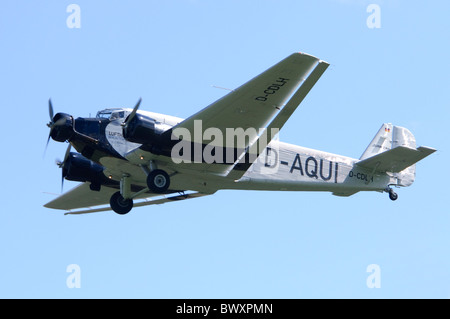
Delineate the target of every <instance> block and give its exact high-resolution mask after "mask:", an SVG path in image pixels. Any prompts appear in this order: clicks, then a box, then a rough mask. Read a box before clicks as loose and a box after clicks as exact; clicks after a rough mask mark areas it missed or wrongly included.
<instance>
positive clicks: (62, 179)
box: [56, 143, 72, 193]
mask: <svg viewBox="0 0 450 319" xmlns="http://www.w3.org/2000/svg"><path fill="white" fill-rule="evenodd" d="M71 148H72V144H70V143H69V146H68V147H67V150H66V154H64V160H63V161H62V162H61V161H56V165H58V166H59V167H60V168H61V193H62V192H63V190H64V177H65V176H64V165H65V164H66V162H67V159H68V158H69V156H70V150H71Z"/></svg>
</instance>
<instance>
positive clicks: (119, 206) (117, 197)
mask: <svg viewBox="0 0 450 319" xmlns="http://www.w3.org/2000/svg"><path fill="white" fill-rule="evenodd" d="M109 203H110V204H111V208H112V210H113V211H114V212H116V213H117V214H119V215H125V214H127V213H129V212H130V210H131V209H132V208H133V200H132V199H124V198H123V197H122V195H121V194H120V192H117V193H114V194H113V195H112V196H111V200H110V201H109Z"/></svg>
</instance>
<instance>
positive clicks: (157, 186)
mask: <svg viewBox="0 0 450 319" xmlns="http://www.w3.org/2000/svg"><path fill="white" fill-rule="evenodd" d="M169 185H170V177H169V175H168V174H167V173H166V172H164V171H163V170H160V169H155V170H154V171H151V172H150V174H148V176H147V187H148V188H149V189H150V190H151V191H152V192H153V193H157V194H162V193H164V192H165V191H166V190H167V189H168V188H169Z"/></svg>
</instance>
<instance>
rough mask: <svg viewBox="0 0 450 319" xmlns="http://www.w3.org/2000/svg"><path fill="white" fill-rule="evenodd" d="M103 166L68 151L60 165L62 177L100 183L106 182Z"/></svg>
mask: <svg viewBox="0 0 450 319" xmlns="http://www.w3.org/2000/svg"><path fill="white" fill-rule="evenodd" d="M103 170H104V167H103V166H102V165H100V164H97V163H95V162H93V161H91V160H89V159H87V158H86V157H84V156H83V155H81V154H79V153H70V154H69V156H68V157H67V159H66V160H65V162H64V164H63V166H62V174H63V178H65V179H67V180H69V181H76V182H91V183H93V184H95V185H102V184H105V182H106V183H107V182H108V179H107V178H106V176H105V175H104V174H103Z"/></svg>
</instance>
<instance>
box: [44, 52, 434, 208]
mask: <svg viewBox="0 0 450 319" xmlns="http://www.w3.org/2000/svg"><path fill="white" fill-rule="evenodd" d="M328 66H329V64H328V63H327V62H325V61H323V60H320V59H319V58H317V57H314V56H312V55H309V54H306V53H298V52H297V53H294V54H291V55H290V56H288V57H287V58H285V59H284V60H282V61H281V62H279V63H277V64H275V65H274V66H272V67H271V68H269V69H268V70H266V71H265V72H263V73H261V74H260V75H258V76H256V77H255V78H253V79H252V80H250V81H248V82H247V83H245V84H243V85H242V86H240V87H238V88H237V89H235V90H231V92H229V93H228V94H226V95H225V96H224V97H222V98H221V99H219V100H217V101H216V102H214V103H212V104H210V105H209V106H207V107H206V108H204V109H203V110H201V111H199V112H197V113H195V114H194V115H192V116H190V117H189V118H187V119H182V118H178V117H174V116H169V115H164V114H159V113H154V112H148V111H142V110H139V107H140V104H141V101H142V99H139V101H138V102H137V104H136V105H135V107H134V108H133V109H131V108H113V109H105V110H101V111H99V112H98V113H97V115H96V117H94V118H91V117H89V118H82V117H79V118H74V117H73V116H72V115H69V114H66V113H57V114H54V110H53V105H52V101H51V99H50V100H49V115H50V122H49V123H48V124H47V126H48V127H49V128H50V134H49V136H48V139H47V146H48V143H49V140H50V138H51V139H53V140H55V141H57V142H68V143H69V147H68V148H67V151H66V153H65V156H64V159H63V160H62V161H58V162H57V165H58V166H59V167H60V168H61V169H62V182H61V186H62V184H63V182H64V180H65V179H66V180H70V181H77V182H81V184H80V185H78V186H76V187H75V188H74V189H72V190H70V191H68V192H66V193H64V194H62V195H60V196H59V197H57V198H56V199H54V200H52V201H50V202H49V203H47V204H45V205H44V206H45V207H47V208H52V209H58V210H64V211H65V212H66V214H71V215H76V214H87V213H95V212H103V211H111V210H112V211H114V212H116V213H117V214H119V215H125V214H127V213H128V212H130V211H131V209H132V208H133V207H142V206H147V205H155V204H163V203H167V202H171V201H178V200H186V199H192V198H198V197H202V196H208V195H212V194H214V193H215V192H217V191H219V190H223V189H234V190H263V191H321V192H331V193H332V194H333V195H336V196H342V197H348V196H351V195H353V194H356V193H358V192H361V191H376V192H380V193H383V192H386V193H388V194H389V198H390V199H391V200H393V201H394V200H397V198H398V195H397V194H396V193H395V192H394V190H393V187H407V186H410V185H411V184H412V183H413V182H414V179H415V174H416V165H415V164H416V163H417V162H418V161H420V160H422V159H424V158H425V157H427V156H429V155H430V154H432V153H434V152H435V151H436V150H435V149H433V148H430V147H418V148H417V147H416V141H415V138H414V136H413V134H412V133H411V132H410V131H409V130H408V129H406V128H403V127H400V126H395V125H393V124H390V123H385V124H383V125H382V126H381V128H380V129H379V131H378V132H377V134H376V135H375V137H374V138H373V140H372V142H371V143H370V144H369V146H368V147H367V149H366V150H365V151H364V153H363V154H362V156H361V157H360V158H359V159H355V158H350V157H347V156H342V155H337V154H331V153H327V152H324V151H319V150H313V149H309V148H305V147H301V146H296V145H292V144H287V143H284V142H281V141H279V139H278V132H279V130H281V128H282V127H283V126H284V124H285V123H286V122H287V120H288V119H289V117H290V116H291V115H292V114H293V113H294V111H295V110H296V109H297V107H298V106H299V105H300V104H301V103H302V101H303V100H304V98H305V97H306V95H307V94H308V93H309V91H310V90H311V89H312V87H313V86H314V85H315V84H316V82H317V81H318V80H319V78H320V77H321V76H322V74H323V73H324V72H325V71H326V69H327V68H328ZM72 147H73V148H74V149H75V150H76V151H77V152H72V151H71V149H72Z"/></svg>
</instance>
